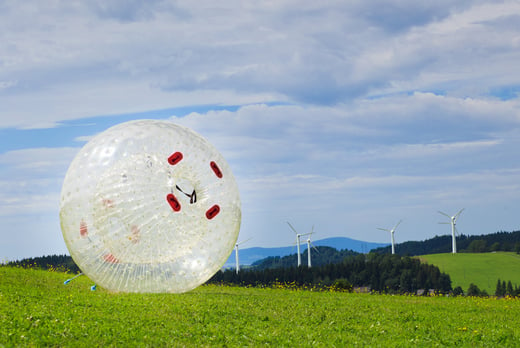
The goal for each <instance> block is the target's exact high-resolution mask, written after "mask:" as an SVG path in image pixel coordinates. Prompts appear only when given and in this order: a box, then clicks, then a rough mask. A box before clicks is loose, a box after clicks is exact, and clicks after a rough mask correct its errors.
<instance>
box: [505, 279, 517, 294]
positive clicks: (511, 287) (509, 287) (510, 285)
mask: <svg viewBox="0 0 520 348" xmlns="http://www.w3.org/2000/svg"><path fill="white" fill-rule="evenodd" d="M514 293H515V291H514V290H513V284H512V283H511V281H508V282H507V289H506V294H507V295H509V296H513V295H514Z"/></svg>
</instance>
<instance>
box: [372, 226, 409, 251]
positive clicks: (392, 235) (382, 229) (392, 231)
mask: <svg viewBox="0 0 520 348" xmlns="http://www.w3.org/2000/svg"><path fill="white" fill-rule="evenodd" d="M402 221H403V220H399V222H398V223H397V224H396V225H395V226H394V228H392V229H391V230H388V229H386V228H379V227H378V228H377V229H378V230H381V231H386V232H390V237H391V240H392V255H394V254H395V238H394V233H395V229H396V228H397V226H399V224H400V223H401V222H402Z"/></svg>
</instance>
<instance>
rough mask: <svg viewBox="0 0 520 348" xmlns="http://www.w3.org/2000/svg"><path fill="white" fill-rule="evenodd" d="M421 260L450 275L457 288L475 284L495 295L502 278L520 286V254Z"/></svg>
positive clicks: (448, 254)
mask: <svg viewBox="0 0 520 348" xmlns="http://www.w3.org/2000/svg"><path fill="white" fill-rule="evenodd" d="M417 258H418V259H420V260H421V262H427V263H428V264H430V265H434V266H437V267H439V269H440V271H441V272H444V273H447V274H448V275H449V276H450V278H451V281H452V284H451V285H452V287H453V288H455V287H456V286H460V287H462V289H463V290H464V291H467V290H468V287H469V285H470V283H473V284H475V285H477V286H478V287H479V289H480V290H486V291H487V293H488V294H489V295H493V294H494V293H495V289H496V284H497V280H498V279H500V280H501V281H504V280H505V281H506V282H507V281H511V282H512V283H513V285H515V286H516V285H520V272H519V270H520V255H518V254H516V253H512V252H490V253H457V254H452V253H445V254H434V255H422V256H418V257H417Z"/></svg>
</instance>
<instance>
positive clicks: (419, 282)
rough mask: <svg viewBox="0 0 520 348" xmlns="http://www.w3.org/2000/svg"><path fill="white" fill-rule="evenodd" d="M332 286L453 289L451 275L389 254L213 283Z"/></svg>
mask: <svg viewBox="0 0 520 348" xmlns="http://www.w3.org/2000/svg"><path fill="white" fill-rule="evenodd" d="M277 282H280V283H294V284H296V285H298V286H303V285H323V286H330V285H334V284H342V286H344V287H346V288H349V287H364V288H367V289H370V290H371V291H376V292H384V293H416V292H417V290H419V289H427V290H428V289H434V290H435V291H437V292H440V293H447V292H449V291H450V290H451V279H450V277H449V275H447V274H444V273H441V272H440V270H439V268H438V267H436V266H433V265H428V264H423V263H421V262H420V261H419V260H418V259H414V258H411V257H408V256H404V257H403V256H399V255H389V254H377V253H369V254H357V255H351V256H348V257H345V258H344V259H343V260H342V261H341V262H337V263H328V264H324V265H320V266H313V267H311V268H309V267H307V266H300V267H296V266H291V267H277V268H264V269H257V268H255V267H252V268H248V269H242V270H241V271H240V272H238V274H237V273H236V271H235V270H234V269H228V270H224V271H219V272H217V273H216V274H215V275H214V276H213V278H211V280H210V281H209V283H225V284H236V285H253V286H258V285H270V284H273V283H277Z"/></svg>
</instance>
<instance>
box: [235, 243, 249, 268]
mask: <svg viewBox="0 0 520 348" xmlns="http://www.w3.org/2000/svg"><path fill="white" fill-rule="evenodd" d="M250 240H251V238H248V239H246V240H244V241H242V242H240V243H236V244H235V270H236V272H237V274H238V271H240V264H239V263H238V246H239V245H240V244H244V243H245V242H248V241H250Z"/></svg>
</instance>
